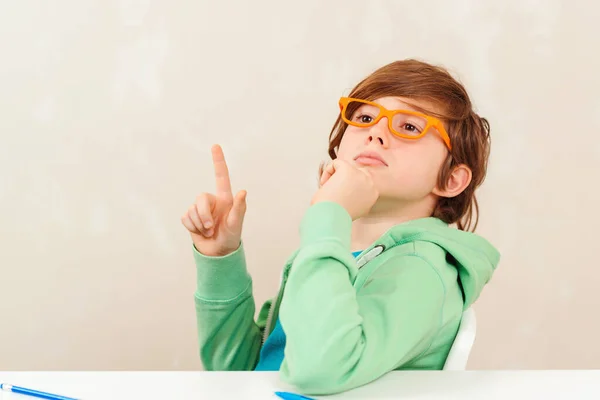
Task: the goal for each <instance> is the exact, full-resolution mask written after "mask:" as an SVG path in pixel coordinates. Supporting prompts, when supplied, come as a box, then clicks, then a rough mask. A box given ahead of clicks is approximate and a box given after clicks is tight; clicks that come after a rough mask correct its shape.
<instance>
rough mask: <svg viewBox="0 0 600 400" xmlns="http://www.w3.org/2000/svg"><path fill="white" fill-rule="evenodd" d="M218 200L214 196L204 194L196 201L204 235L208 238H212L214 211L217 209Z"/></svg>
mask: <svg viewBox="0 0 600 400" xmlns="http://www.w3.org/2000/svg"><path fill="white" fill-rule="evenodd" d="M215 204H216V198H215V196H214V195H212V194H209V193H203V194H201V195H200V196H198V199H197V200H196V212H197V215H198V218H199V220H200V223H201V224H202V227H203V228H204V230H205V232H204V234H205V235H206V236H208V237H210V236H212V234H213V228H214V226H215V221H214V219H213V215H212V214H213V210H214V209H215Z"/></svg>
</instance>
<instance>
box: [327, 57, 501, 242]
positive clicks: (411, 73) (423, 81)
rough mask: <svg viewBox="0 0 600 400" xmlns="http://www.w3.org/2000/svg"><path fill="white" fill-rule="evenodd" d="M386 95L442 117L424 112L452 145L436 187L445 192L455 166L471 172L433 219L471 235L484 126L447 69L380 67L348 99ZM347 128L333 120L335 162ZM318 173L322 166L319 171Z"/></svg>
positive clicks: (485, 149) (484, 157) (485, 152)
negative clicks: (442, 128) (440, 125)
mask: <svg viewBox="0 0 600 400" xmlns="http://www.w3.org/2000/svg"><path fill="white" fill-rule="evenodd" d="M386 96H398V97H405V98H409V99H415V100H419V101H426V102H428V103H431V104H433V105H435V106H437V107H438V108H439V109H440V110H441V114H440V113H433V112H431V110H427V111H426V112H427V113H428V114H429V115H432V116H435V117H438V118H440V119H441V120H442V121H443V122H444V125H445V127H446V130H447V131H448V135H449V136H450V142H451V143H452V150H451V151H450V152H449V154H448V157H447V158H446V161H445V163H444V165H443V166H442V168H441V170H440V173H439V176H438V186H439V187H440V188H442V189H443V188H445V186H446V182H447V181H448V178H449V176H450V174H451V172H452V171H453V170H454V168H455V167H456V166H458V165H460V164H465V165H466V166H468V167H469V168H470V169H471V172H472V178H471V182H470V183H469V185H468V186H467V188H466V189H465V190H464V191H463V192H462V193H460V194H459V195H458V196H456V197H452V198H445V197H442V198H440V199H439V201H438V204H437V205H436V207H435V209H434V211H433V217H437V218H439V219H441V220H443V221H444V222H446V223H448V224H454V223H456V224H457V226H458V229H460V230H469V231H475V228H476V227H477V223H478V221H479V206H478V203H477V198H476V197H475V189H477V188H478V187H479V186H480V185H481V184H482V183H483V180H484V179H485V175H486V171H487V163H488V158H489V154H490V125H489V123H488V121H487V120H486V119H485V118H482V117H480V116H479V115H477V114H476V113H475V111H474V110H473V105H472V104H471V100H470V98H469V95H468V94H467V91H466V90H465V88H464V86H463V85H462V84H461V83H460V82H458V81H457V80H456V79H454V78H453V77H452V76H451V75H450V73H449V72H448V71H447V70H446V69H444V68H443V67H439V66H435V65H430V64H427V63H425V62H422V61H418V60H412V59H409V60H401V61H395V62H392V63H390V64H388V65H385V66H383V67H381V68H379V69H378V70H376V71H375V72H373V73H372V74H371V75H369V76H368V77H367V78H365V79H363V80H362V81H361V82H359V83H358V84H357V85H356V86H355V87H354V89H352V91H351V92H350V94H349V95H348V97H354V98H359V99H363V100H376V99H378V98H381V97H386ZM423 111H425V110H423ZM347 127H348V125H347V124H346V123H345V122H344V121H343V120H342V119H341V117H340V116H338V118H337V120H336V122H335V124H334V125H333V128H332V129H331V133H330V135H329V156H330V157H331V159H335V158H336V157H337V150H338V148H339V145H340V143H341V140H342V136H343V135H344V132H345V131H346V128H347ZM322 168H323V166H321V171H320V172H322Z"/></svg>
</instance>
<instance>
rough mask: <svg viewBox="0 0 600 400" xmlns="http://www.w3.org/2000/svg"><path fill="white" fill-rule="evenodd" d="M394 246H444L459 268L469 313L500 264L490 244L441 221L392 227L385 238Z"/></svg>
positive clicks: (436, 219) (433, 220)
mask: <svg viewBox="0 0 600 400" xmlns="http://www.w3.org/2000/svg"><path fill="white" fill-rule="evenodd" d="M386 236H387V237H388V238H391V239H392V241H393V242H394V244H395V245H399V244H403V243H407V242H412V241H416V240H418V241H425V242H431V243H434V244H436V245H438V246H440V247H442V248H443V249H444V250H446V252H447V253H448V254H450V255H451V256H452V258H453V260H449V262H450V263H452V264H454V265H455V266H456V269H457V271H458V279H459V282H460V285H461V289H462V291H463V296H464V301H465V304H464V309H465V310H466V309H467V308H469V306H471V304H473V303H474V302H475V300H477V298H478V297H479V295H480V294H481V291H482V290H483V287H484V286H485V285H486V284H487V283H488V282H489V280H490V279H491V277H492V274H493V273H494V270H495V269H496V267H497V266H498V262H499V261H500V253H499V252H498V250H496V248H495V247H494V246H492V244H490V242H488V241H487V240H486V239H484V238H482V237H481V236H478V235H476V234H474V233H471V232H465V231H461V230H458V229H455V228H451V227H450V226H448V224H446V223H445V222H443V221H442V220H440V219H438V218H422V219H417V220H413V221H409V222H406V223H403V224H400V225H396V226H395V227H393V228H391V229H390V230H389V231H388V232H387V233H386V234H385V235H384V237H386Z"/></svg>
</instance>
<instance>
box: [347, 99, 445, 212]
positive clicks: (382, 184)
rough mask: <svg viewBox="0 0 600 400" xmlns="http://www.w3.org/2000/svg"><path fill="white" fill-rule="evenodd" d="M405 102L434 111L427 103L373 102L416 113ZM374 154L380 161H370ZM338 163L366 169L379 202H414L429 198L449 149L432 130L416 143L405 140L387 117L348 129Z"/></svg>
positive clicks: (393, 100)
mask: <svg viewBox="0 0 600 400" xmlns="http://www.w3.org/2000/svg"><path fill="white" fill-rule="evenodd" d="M405 101H410V102H411V103H412V104H414V105H415V106H418V107H420V108H422V109H426V110H432V111H434V112H435V111H437V110H436V108H435V107H432V106H431V105H430V104H428V103H426V102H420V101H415V100H412V99H411V100H408V99H403V98H402V97H382V98H379V99H377V100H375V103H378V104H381V105H382V106H383V107H385V108H387V109H388V110H413V111H419V110H416V109H415V108H414V107H411V106H410V105H408V103H406V102H405ZM365 152H373V153H376V154H377V155H379V157H381V158H382V160H383V162H379V161H377V160H374V159H373V158H370V157H369V155H368V154H366V156H365V157H361V156H360V154H362V153H365ZM337 156H338V158H340V159H341V160H345V161H348V162H350V163H353V164H354V165H356V166H357V167H361V168H365V169H368V170H369V172H370V173H371V176H372V177H373V180H374V181H375V184H376V186H377V189H378V190H379V193H380V199H386V200H398V201H401V202H404V203H413V202H417V201H419V200H422V199H424V198H426V197H428V196H429V195H431V193H432V191H433V190H434V188H436V185H437V178H438V173H439V171H440V168H441V167H442V164H443V163H444V161H445V160H446V157H447V156H448V148H447V147H446V145H445V143H444V142H443V140H442V138H441V137H440V135H439V134H438V133H437V131H436V130H435V129H434V128H430V129H429V131H428V132H427V134H426V135H425V136H423V137H422V138H421V139H418V140H411V139H404V138H401V137H398V136H396V135H394V134H393V133H392V132H390V130H389V128H388V120H387V118H382V119H381V120H380V121H379V122H378V123H377V124H375V125H373V126H371V127H367V128H361V127H356V126H348V127H347V128H346V132H345V133H344V136H343V137H342V141H341V143H340V147H339V149H338V153H337Z"/></svg>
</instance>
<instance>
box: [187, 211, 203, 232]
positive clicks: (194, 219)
mask: <svg viewBox="0 0 600 400" xmlns="http://www.w3.org/2000/svg"><path fill="white" fill-rule="evenodd" d="M188 215H189V216H190V219H191V220H192V222H193V224H194V226H195V227H196V229H197V230H198V232H199V233H200V234H201V235H205V234H206V228H204V225H202V221H201V220H200V216H199V215H198V210H197V209H196V205H195V204H194V205H193V206H191V207H190V209H189V210H188Z"/></svg>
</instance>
